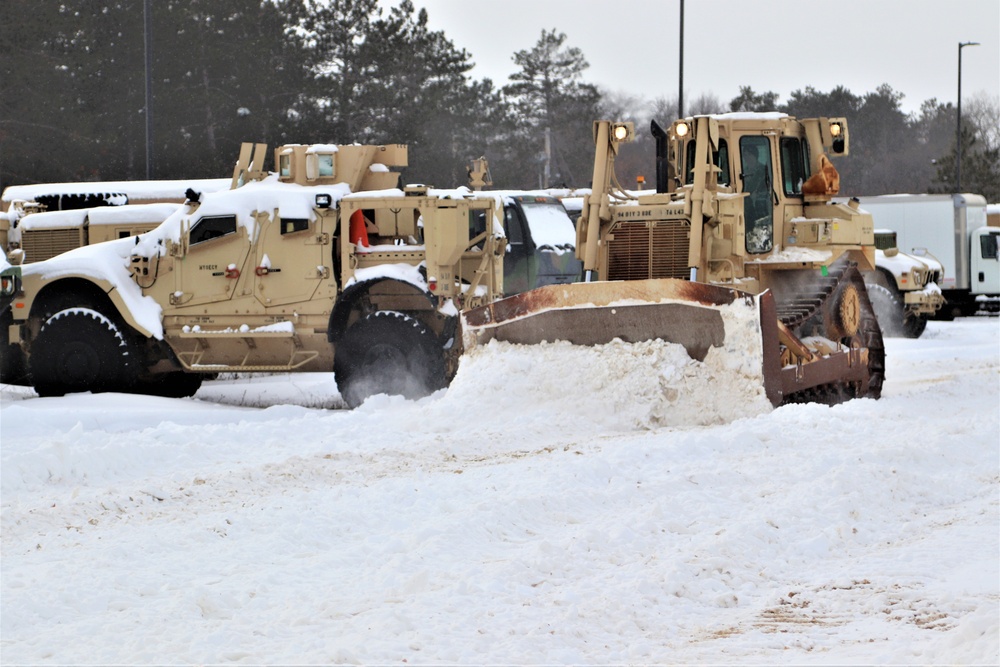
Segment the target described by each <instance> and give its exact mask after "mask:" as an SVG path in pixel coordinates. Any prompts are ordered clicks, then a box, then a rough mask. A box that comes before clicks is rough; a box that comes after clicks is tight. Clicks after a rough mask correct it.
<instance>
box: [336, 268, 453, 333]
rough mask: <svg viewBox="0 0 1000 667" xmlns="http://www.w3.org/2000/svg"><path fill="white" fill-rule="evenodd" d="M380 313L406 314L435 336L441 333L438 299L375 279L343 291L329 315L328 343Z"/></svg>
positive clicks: (392, 280)
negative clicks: (382, 311) (351, 327)
mask: <svg viewBox="0 0 1000 667" xmlns="http://www.w3.org/2000/svg"><path fill="white" fill-rule="evenodd" d="M379 310H396V311H399V312H403V313H407V314H408V315H410V316H411V317H413V318H415V319H417V320H419V321H420V322H422V323H423V324H424V325H425V326H427V328H429V329H430V330H431V331H433V332H434V333H435V334H438V335H440V333H441V330H442V324H441V321H440V320H441V316H440V315H439V314H438V312H437V297H435V296H434V295H433V294H431V293H430V292H428V291H426V290H423V289H421V288H419V287H417V286H416V285H414V284H412V283H408V282H405V281H402V280H397V279H395V278H376V279H373V280H365V281H362V282H358V283H355V284H353V285H351V286H350V287H348V288H347V289H345V290H344V292H343V293H342V294H341V295H340V298H338V299H337V302H336V304H335V305H334V307H333V312H331V313H330V325H329V327H328V328H327V339H328V340H329V341H330V342H331V343H336V342H337V341H338V340H340V339H341V338H342V337H343V335H344V333H345V332H346V331H347V329H348V328H349V327H350V326H351V325H352V324H354V322H355V321H357V320H358V319H360V318H361V317H364V316H365V315H367V314H368V313H370V312H375V311H379Z"/></svg>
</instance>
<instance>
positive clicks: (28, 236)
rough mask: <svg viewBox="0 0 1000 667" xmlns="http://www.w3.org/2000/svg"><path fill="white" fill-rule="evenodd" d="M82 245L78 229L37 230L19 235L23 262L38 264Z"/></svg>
mask: <svg viewBox="0 0 1000 667" xmlns="http://www.w3.org/2000/svg"><path fill="white" fill-rule="evenodd" d="M81 245H83V243H82V241H81V239H80V229H39V230H32V231H27V230H25V231H24V232H23V233H22V234H21V248H22V249H23V250H24V261H26V262H40V261H42V260H43V259H49V258H50V257H55V256H56V255H61V254H62V253H64V252H66V251H67V250H72V249H73V248H79V247H80V246H81Z"/></svg>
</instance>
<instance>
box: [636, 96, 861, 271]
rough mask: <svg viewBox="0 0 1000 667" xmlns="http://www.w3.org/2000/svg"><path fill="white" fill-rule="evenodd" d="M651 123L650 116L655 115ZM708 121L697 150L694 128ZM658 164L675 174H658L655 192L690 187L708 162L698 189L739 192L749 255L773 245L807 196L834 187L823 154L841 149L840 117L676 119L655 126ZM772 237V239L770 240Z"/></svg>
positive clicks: (814, 197) (823, 195) (826, 195)
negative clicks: (701, 147) (702, 149)
mask: <svg viewBox="0 0 1000 667" xmlns="http://www.w3.org/2000/svg"><path fill="white" fill-rule="evenodd" d="M654 125H655V121H654ZM702 125H707V126H708V129H707V131H706V132H704V133H703V134H704V137H705V139H703V141H707V142H708V143H709V146H708V148H707V149H706V151H705V153H704V154H701V153H699V151H698V144H699V134H700V133H699V128H700V127H701V126H702ZM653 133H654V135H655V136H663V137H664V138H665V139H666V141H661V142H658V155H657V166H658V172H659V171H660V170H667V171H668V172H669V173H670V174H679V175H681V176H678V177H675V178H674V182H673V183H672V184H671V183H670V180H671V179H670V177H669V176H667V175H664V174H660V173H658V175H657V183H658V187H659V191H660V192H671V191H676V190H683V189H685V188H688V189H693V188H695V186H696V184H695V180H696V174H697V172H698V170H699V169H705V167H704V166H703V165H705V164H706V163H709V165H710V166H709V167H708V170H709V174H708V176H707V178H706V180H705V184H704V186H703V187H704V188H706V189H709V190H713V191H716V192H718V193H723V194H724V193H736V194H739V193H743V194H745V199H744V218H745V250H746V253H747V254H750V255H760V254H766V253H770V252H772V251H773V250H775V249H776V246H777V248H778V249H780V247H781V246H783V245H784V244H783V243H782V242H781V239H782V237H781V232H782V229H781V227H782V225H783V223H784V222H785V221H786V220H791V219H793V218H795V217H797V216H800V215H801V214H802V211H803V206H804V204H805V203H806V202H818V203H822V202H826V201H829V199H830V198H831V197H832V196H834V195H835V194H837V192H838V191H839V176H838V175H837V174H836V169H835V168H834V167H833V165H832V163H831V161H830V159H829V157H828V156H829V155H846V154H847V153H848V135H847V123H846V121H845V120H844V119H842V118H832V119H829V118H812V119H803V120H801V121H799V120H796V119H795V118H792V117H790V116H787V115H785V114H779V113H773V114H740V113H734V114H721V115H718V116H713V117H693V118H686V119H680V120H677V121H675V122H674V123H673V124H672V125H671V127H670V130H669V132H664V131H663V130H662V129H660V128H659V127H658V126H656V127H654V129H653ZM776 241H777V242H776Z"/></svg>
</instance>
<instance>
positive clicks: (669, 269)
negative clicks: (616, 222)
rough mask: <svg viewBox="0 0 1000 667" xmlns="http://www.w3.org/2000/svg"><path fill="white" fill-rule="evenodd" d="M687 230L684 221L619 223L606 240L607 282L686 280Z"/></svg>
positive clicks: (687, 227)
mask: <svg viewBox="0 0 1000 667" xmlns="http://www.w3.org/2000/svg"><path fill="white" fill-rule="evenodd" d="M689 228H690V227H689V225H688V223H687V222H686V221H683V220H667V221H661V222H658V223H656V225H655V226H647V223H645V222H623V223H621V225H620V226H619V227H618V228H617V229H615V230H614V239H612V240H610V241H608V280H645V279H647V278H681V279H684V278H687V277H688V275H689V271H688V265H687V263H688V243H689V238H690V233H689V231H688V230H689Z"/></svg>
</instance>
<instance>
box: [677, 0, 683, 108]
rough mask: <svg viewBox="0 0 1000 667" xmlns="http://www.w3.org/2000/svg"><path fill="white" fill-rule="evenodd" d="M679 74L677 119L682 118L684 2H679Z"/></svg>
mask: <svg viewBox="0 0 1000 667" xmlns="http://www.w3.org/2000/svg"><path fill="white" fill-rule="evenodd" d="M680 50H681V54H680V74H679V75H678V77H677V80H678V85H677V117H678V118H683V117H684V0H681V38H680Z"/></svg>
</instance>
